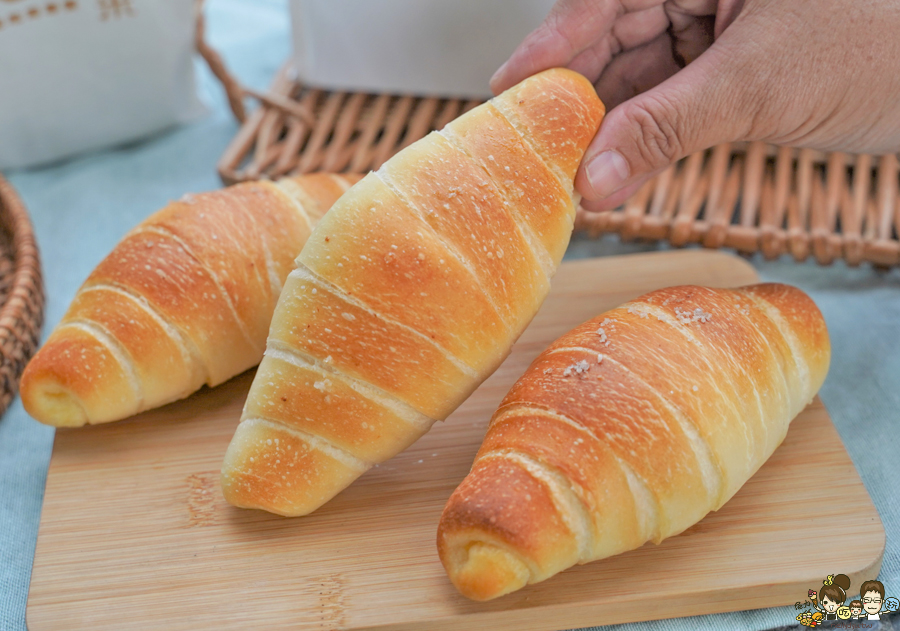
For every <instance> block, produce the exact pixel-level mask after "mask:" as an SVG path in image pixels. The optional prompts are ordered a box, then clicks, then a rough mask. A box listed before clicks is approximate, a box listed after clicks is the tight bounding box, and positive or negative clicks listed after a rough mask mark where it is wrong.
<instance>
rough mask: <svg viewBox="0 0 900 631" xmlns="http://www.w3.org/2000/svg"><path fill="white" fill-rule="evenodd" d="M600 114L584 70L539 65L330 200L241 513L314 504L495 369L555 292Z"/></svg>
mask: <svg viewBox="0 0 900 631" xmlns="http://www.w3.org/2000/svg"><path fill="white" fill-rule="evenodd" d="M603 113H604V109H603V104H602V103H601V102H600V101H599V99H598V98H597V95H596V93H595V91H594V89H593V86H591V84H590V83H589V82H588V81H587V80H586V79H585V78H584V77H582V76H581V75H578V74H576V73H574V72H572V71H569V70H564V69H553V70H548V71H545V72H542V73H540V74H538V75H535V76H533V77H531V78H529V79H526V80H525V81H524V82H522V83H520V84H519V85H517V86H515V87H513V88H511V89H510V90H508V91H506V92H504V93H503V94H501V95H500V96H498V97H497V98H495V99H493V100H492V101H490V102H488V103H485V104H483V105H481V106H479V107H477V108H475V109H473V110H471V111H469V112H467V113H466V114H464V115H463V116H461V117H459V118H458V119H456V120H455V121H453V122H451V123H450V124H449V125H447V126H446V127H445V128H444V129H443V130H441V131H440V132H434V133H432V134H430V135H428V136H427V137H425V138H423V139H422V140H420V141H418V142H416V143H414V144H412V145H410V146H409V147H407V148H406V149H404V150H403V151H401V152H400V153H398V154H397V155H396V156H394V157H393V158H391V159H390V160H389V161H388V162H387V163H385V164H384V165H383V166H382V167H381V168H380V169H379V170H378V172H377V173H372V174H369V175H368V176H366V177H365V178H364V179H363V180H362V181H361V182H359V183H358V184H356V185H355V186H354V187H353V188H351V189H350V191H348V192H347V194H345V195H344V196H343V197H342V198H341V200H340V201H339V202H338V203H336V204H335V206H334V208H332V210H331V211H330V212H329V213H328V215H327V216H326V217H325V218H324V219H323V221H322V222H321V223H320V224H319V226H318V227H317V228H316V230H315V232H314V233H313V235H312V236H311V237H310V239H309V241H308V242H307V244H306V246H305V247H304V248H303V251H302V252H301V253H300V256H299V257H298V259H297V268H296V269H295V270H294V271H293V272H291V274H290V276H289V277H288V280H287V282H286V283H285V287H284V291H283V292H282V294H281V298H280V300H279V304H278V307H277V308H276V310H275V315H274V317H273V320H272V328H271V331H270V335H269V341H268V347H267V350H266V356H265V358H264V359H263V361H262V363H261V364H260V368H259V371H258V372H257V375H256V378H255V380H254V382H253V385H252V387H251V389H250V394H249V396H248V399H247V403H246V406H245V408H244V413H243V416H242V420H241V423H240V425H239V426H238V428H237V430H236V432H235V435H234V438H233V439H232V442H231V444H230V445H229V447H228V451H227V453H226V456H225V462H224V464H223V468H222V488H223V492H224V494H225V498H226V499H227V500H228V501H229V502H230V503H232V504H234V505H236V506H240V507H244V508H259V509H264V510H267V511H270V512H273V513H278V514H281V515H304V514H307V513H309V512H311V511H313V510H315V509H316V508H318V507H319V506H320V505H322V504H323V503H324V502H326V501H328V500H329V499H330V498H331V497H333V496H334V495H336V494H337V493H338V492H340V491H341V490H342V489H344V488H345V487H346V486H347V485H349V484H350V483H351V482H352V481H353V480H355V479H356V478H357V477H358V476H359V475H361V474H362V473H363V472H364V471H366V470H367V469H368V468H369V467H371V466H373V465H374V464H376V463H378V462H382V461H384V460H386V459H387V458H390V457H391V456H393V455H394V454H396V453H398V452H399V451H401V450H402V449H405V448H406V447H407V446H409V445H410V444H411V443H412V442H414V441H415V440H416V439H418V438H419V437H420V436H422V435H423V434H424V433H425V432H427V431H428V429H429V428H430V427H431V425H432V424H433V423H434V422H435V420H438V419H444V418H446V417H447V416H448V415H449V414H450V413H451V412H452V411H453V410H454V409H455V408H456V407H457V406H458V405H459V404H460V403H462V402H463V401H464V400H465V399H466V398H467V397H468V396H469V395H470V394H471V393H472V391H473V390H474V389H475V388H476V387H477V386H478V385H479V384H480V383H481V382H482V381H483V380H484V379H485V378H487V376H488V375H490V374H491V373H492V372H493V371H494V370H495V369H496V368H497V366H498V365H499V364H500V363H501V362H502V361H503V359H504V358H505V357H506V355H507V354H508V353H509V350H510V348H511V347H512V344H513V342H514V341H515V340H516V339H517V338H518V336H519V335H520V334H521V333H522V331H523V330H524V328H525V327H526V326H527V325H528V323H529V322H530V321H531V319H532V317H533V316H534V314H535V313H536V312H537V310H538V308H539V307H540V305H541V303H542V301H543V300H544V298H545V297H546V295H547V291H548V289H549V283H550V277H551V276H552V275H553V273H554V272H555V270H556V267H557V265H558V264H559V261H560V259H561V258H562V255H563V252H564V251H565V249H566V245H567V244H568V240H569V237H570V234H571V231H572V226H573V222H574V215H575V200H574V197H573V195H574V192H573V179H574V176H575V171H576V169H577V167H578V164H579V163H580V161H581V158H582V155H583V153H584V150H585V148H586V147H587V146H588V143H589V142H590V140H591V139H592V138H593V136H594V134H595V133H596V131H597V128H598V126H599V124H600V121H601V119H602V117H603Z"/></svg>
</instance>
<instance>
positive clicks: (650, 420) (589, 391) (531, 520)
mask: <svg viewBox="0 0 900 631" xmlns="http://www.w3.org/2000/svg"><path fill="white" fill-rule="evenodd" d="M829 357H830V346H829V341H828V333H827V331H826V328H825V322H824V320H823V319H822V315H821V314H820V313H819V310H818V309H817V308H816V306H815V304H814V303H813V302H812V300H810V299H809V297H807V296H806V295H805V294H804V293H803V292H801V291H800V290H798V289H795V288H793V287H788V286H785V285H777V284H764V285H754V286H750V287H744V288H742V289H738V290H727V289H707V288H703V287H672V288H669V289H663V290H660V291H655V292H653V293H650V294H647V295H645V296H643V297H641V298H638V299H636V300H634V301H632V302H629V303H627V304H625V305H622V306H621V307H619V308H618V309H613V310H612V311H609V312H607V313H605V314H603V315H601V316H599V317H597V318H594V319H593V320H590V321H589V322H586V323H584V324H582V325H581V326H578V327H576V328H575V329H574V330H572V331H570V332H569V333H567V334H566V335H564V336H563V337H561V338H560V339H558V340H557V341H556V342H554V343H553V344H552V345H551V346H550V347H549V348H548V349H547V350H546V351H544V352H543V353H542V354H541V355H540V356H539V357H538V358H537V359H536V360H535V361H534V363H532V365H531V366H530V367H529V368H528V370H527V372H526V373H525V374H524V375H523V376H522V378H521V379H519V381H518V382H516V384H515V385H514V386H513V387H512V389H511V390H510V391H509V393H508V394H507V395H506V398H505V399H504V400H503V402H502V403H501V405H500V407H499V408H498V410H497V412H496V413H495V414H494V416H493V418H492V419H491V423H490V426H489V428H488V431H487V435H486V436H485V439H484V443H483V444H482V447H481V449H480V450H479V452H478V455H477V456H476V458H475V464H474V465H473V467H472V471H471V472H470V473H469V475H468V476H467V477H466V478H465V479H464V480H463V482H462V484H460V486H459V487H458V488H457V489H456V491H454V493H453V494H452V495H451V497H450V499H449V501H448V502H447V506H446V507H445V509H444V512H443V514H442V515H441V520H440V526H439V529H438V551H439V553H440V557H441V561H442V562H443V564H444V567H445V568H446V570H447V573H448V574H449V576H450V580H451V581H452V582H453V584H454V585H455V586H456V587H457V589H459V591H460V592H462V593H463V594H464V595H466V596H468V597H469V598H472V599H475V600H488V599H491V598H496V597H498V596H502V595H504V594H507V593H509V592H511V591H514V590H517V589H519V588H521V587H523V586H524V585H526V584H529V583H536V582H539V581H543V580H545V579H547V578H549V577H551V576H553V575H554V574H556V573H557V572H560V571H562V570H564V569H566V568H568V567H570V566H572V565H574V564H576V563H587V562H588V561H593V560H596V559H602V558H604V557H607V556H610V555H613V554H618V553H620V552H624V551H626V550H632V549H634V548H637V547H639V546H641V545H643V544H644V543H645V542H647V541H653V542H655V543H659V542H660V541H662V540H663V539H665V538H666V537H670V536H672V535H675V534H677V533H680V532H682V531H683V530H685V529H686V528H688V527H689V526H691V525H692V524H694V523H696V522H697V521H699V520H700V519H701V518H702V517H703V516H704V515H706V514H707V513H708V512H709V511H711V510H717V509H718V508H720V507H721V506H722V505H723V504H724V503H725V502H727V501H728V499H729V498H731V497H732V496H733V495H734V494H735V492H737V490H738V489H739V488H740V487H741V486H742V485H743V484H744V482H746V481H747V480H748V479H749V478H750V476H752V475H753V474H754V473H755V472H756V470H757V469H758V468H759V467H760V465H762V463H763V462H765V461H766V459H767V458H768V457H769V456H770V455H772V452H773V451H774V450H775V448H776V447H777V446H778V445H779V444H780V443H781V441H782V440H783V439H784V436H785V434H786V432H787V429H788V424H789V423H790V421H791V420H792V419H793V418H794V417H795V416H796V415H797V414H798V413H799V412H800V411H801V410H803V408H804V407H805V406H806V405H807V404H809V403H810V401H811V400H812V398H813V397H814V396H815V394H816V392H817V391H818V390H819V387H820V386H821V385H822V382H823V381H824V380H825V374H826V373H827V371H828V363H829Z"/></svg>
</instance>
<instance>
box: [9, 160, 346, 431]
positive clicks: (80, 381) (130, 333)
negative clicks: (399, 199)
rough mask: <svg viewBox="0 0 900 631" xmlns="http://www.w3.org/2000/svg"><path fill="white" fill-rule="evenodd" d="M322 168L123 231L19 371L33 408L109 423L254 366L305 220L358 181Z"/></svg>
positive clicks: (35, 412)
mask: <svg viewBox="0 0 900 631" xmlns="http://www.w3.org/2000/svg"><path fill="white" fill-rule="evenodd" d="M358 180H359V177H358V176H344V175H340V176H336V175H327V174H317V175H306V176H298V177H296V178H285V179H283V180H281V181H280V182H277V183H271V182H255V183H247V184H238V185H236V186H232V187H229V188H226V189H223V190H221V191H215V192H211V193H202V194H198V195H186V196H185V197H184V198H182V199H181V200H180V201H177V202H173V203H171V204H169V205H168V206H166V207H165V208H164V209H162V210H161V211H159V212H157V213H155V214H153V215H151V216H150V217H148V218H147V219H146V220H145V221H143V222H142V223H141V224H140V225H138V226H137V227H136V228H135V229H134V230H132V231H131V232H129V233H128V234H127V235H126V236H125V238H124V239H122V241H121V242H120V243H119V244H118V245H117V246H116V247H115V249H114V250H113V251H112V252H111V253H110V254H109V256H107V257H106V258H105V259H104V260H103V261H101V263H100V264H99V265H98V266H97V268H96V269H94V271H93V272H92V273H91V275H90V276H89V277H88V279H87V280H86V281H85V283H84V284H83V285H82V286H81V288H80V289H79V290H78V293H77V294H76V295H75V298H74V300H73V301H72V304H71V306H70V307H69V310H68V311H67V312H66V314H65V316H63V319H62V321H61V322H60V323H59V325H57V327H56V328H55V329H54V330H53V332H52V333H51V335H50V337H49V339H48V340H47V342H46V344H44V346H43V347H42V348H41V349H40V350H39V351H38V353H37V354H36V355H35V356H34V358H33V359H32V360H31V362H30V363H29V364H28V366H27V367H26V369H25V372H24V374H23V375H22V384H21V394H22V402H23V403H24V405H25V409H26V410H27V411H28V413H29V414H31V416H33V417H34V418H36V419H37V420H39V421H41V422H42V423H47V424H50V425H56V426H70V427H71V426H78V425H84V424H85V423H105V422H108V421H115V420H119V419H122V418H125V417H127V416H131V415H132V414H136V413H138V412H141V411H143V410H147V409H150V408H153V407H157V406H160V405H163V404H165V403H168V402H170V401H174V400H176V399H181V398H183V397H186V396H188V395H189V394H191V393H192V392H194V391H195V390H197V389H198V388H200V386H202V385H203V384H207V385H210V386H214V385H217V384H219V383H222V382H223V381H225V380H227V379H229V378H231V377H233V376H234V375H236V374H238V373H241V372H243V371H244V370H246V369H248V368H250V367H251V366H253V365H255V364H257V363H258V362H259V360H260V359H261V358H262V354H263V350H264V349H265V341H266V334H267V333H268V330H269V322H270V320H271V318H272V312H273V311H274V309H275V304H276V302H277V300H278V294H279V292H280V291H281V287H282V284H283V283H284V280H285V278H286V277H287V275H288V273H289V272H290V270H291V269H292V268H293V259H294V257H295V256H296V255H297V253H298V252H299V251H300V249H301V248H302V247H303V244H304V243H305V242H306V239H307V238H308V237H309V235H310V233H311V231H312V228H313V226H314V225H315V223H316V222H317V221H318V220H319V219H320V218H321V216H322V215H323V214H324V213H325V211H326V210H328V208H329V207H330V206H331V205H332V204H333V203H334V201H335V200H337V198H338V197H340V196H341V195H342V194H343V193H344V191H346V190H347V189H348V188H349V187H350V185H351V184H353V183H354V182H356V181H358Z"/></svg>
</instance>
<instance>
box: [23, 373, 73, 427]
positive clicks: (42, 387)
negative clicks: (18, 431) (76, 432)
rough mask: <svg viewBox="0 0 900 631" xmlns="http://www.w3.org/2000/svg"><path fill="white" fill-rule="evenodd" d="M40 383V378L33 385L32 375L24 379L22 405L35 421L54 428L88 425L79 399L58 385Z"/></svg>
mask: <svg viewBox="0 0 900 631" xmlns="http://www.w3.org/2000/svg"><path fill="white" fill-rule="evenodd" d="M26 372H27V371H26ZM40 381H41V380H40V378H38V383H33V382H32V379H31V376H30V375H27V378H26V376H24V375H23V378H22V388H21V396H22V405H23V406H24V408H25V411H26V412H28V414H29V415H31V417H32V418H33V419H35V420H36V421H39V422H41V423H43V424H44V425H52V426H54V427H81V426H83V425H86V424H87V423H88V417H87V413H86V412H85V410H84V406H83V405H82V404H81V401H79V400H78V397H76V396H75V395H74V394H72V392H70V391H69V390H68V389H66V388H64V387H62V386H60V385H58V384H55V383H52V382H51V383H40Z"/></svg>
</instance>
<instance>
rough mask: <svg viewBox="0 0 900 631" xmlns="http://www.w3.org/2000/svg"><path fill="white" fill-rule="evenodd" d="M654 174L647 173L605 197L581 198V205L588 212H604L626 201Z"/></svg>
mask: <svg viewBox="0 0 900 631" xmlns="http://www.w3.org/2000/svg"><path fill="white" fill-rule="evenodd" d="M654 175H655V173H648V174H647V175H645V176H643V177H641V178H640V179H639V180H638V181H636V182H633V183H632V184H629V185H628V186H626V187H625V188H623V189H622V190H620V191H616V192H615V193H613V194H612V195H610V196H609V197H607V198H605V199H598V200H589V199H586V198H585V199H582V200H581V207H582V208H584V209H585V210H587V211H589V212H606V211H608V210H613V209H615V208H618V207H619V206H621V205H622V204H624V203H625V202H626V201H628V198H630V197H631V196H632V195H634V194H635V193H637V192H638V190H639V189H640V188H641V187H642V186H643V185H644V184H645V183H646V182H647V180H649V179H650V178H652V177H653V176H654Z"/></svg>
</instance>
